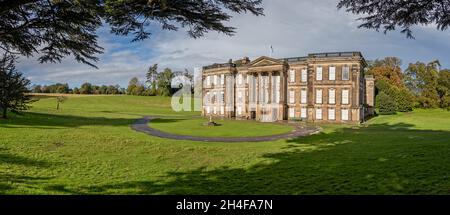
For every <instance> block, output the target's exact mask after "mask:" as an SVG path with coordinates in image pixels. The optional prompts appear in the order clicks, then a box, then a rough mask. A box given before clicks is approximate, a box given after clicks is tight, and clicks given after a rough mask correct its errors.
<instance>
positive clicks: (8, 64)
mask: <svg viewBox="0 0 450 215" xmlns="http://www.w3.org/2000/svg"><path fill="white" fill-rule="evenodd" d="M15 61H16V58H15V57H13V56H11V55H9V54H7V53H5V54H4V55H3V57H2V58H1V59H0V110H1V111H2V118H5V119H6V118H7V112H8V110H10V111H11V112H13V113H18V112H19V111H22V110H27V109H28V108H29V103H30V102H32V100H31V96H30V95H28V94H27V93H29V92H30V91H29V90H28V85H29V84H30V81H29V80H28V79H26V78H24V77H23V76H22V74H21V73H19V72H17V70H16V67H15V65H14V64H15Z"/></svg>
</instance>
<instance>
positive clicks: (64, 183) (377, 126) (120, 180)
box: [0, 96, 450, 194]
mask: <svg viewBox="0 0 450 215" xmlns="http://www.w3.org/2000/svg"><path fill="white" fill-rule="evenodd" d="M55 109H56V101H55V98H42V99H41V100H40V101H38V102H36V103H35V104H34V107H33V109H31V110H30V111H28V112H27V113H25V114H24V115H23V116H18V115H11V118H10V119H8V120H0V137H1V138H0V193H2V194H450V112H448V111H443V110H416V111H414V112H412V113H403V114H398V115H393V116H380V117H377V118H374V119H372V120H370V121H369V122H368V123H367V124H365V125H363V126H343V125H323V128H324V130H323V132H321V133H320V134H317V135H313V136H309V137H302V138H297V139H291V140H278V141H274V142H262V143H233V144H230V143H202V142H191V141H178V140H169V139H162V138H157V137H151V136H148V135H146V134H143V133H138V132H135V131H133V130H132V129H131V128H130V126H129V125H130V124H131V123H132V122H133V121H134V120H136V119H137V118H140V116H139V115H170V116H179V117H184V116H192V115H198V114H199V113H192V112H184V113H176V112H173V111H171V109H170V99H169V98H162V97H132V96H86V97H70V98H69V99H68V100H67V101H66V103H64V104H63V105H62V109H61V110H59V111H56V110H55ZM192 123H194V124H196V123H195V122H192ZM228 123H233V124H234V123H238V124H239V126H244V125H247V124H248V123H249V122H228V121H227V122H226V124H227V125H228ZM241 123H242V124H241ZM224 124H225V123H224ZM256 124H258V123H255V124H251V126H254V125H256ZM169 125H173V126H174V127H173V128H174V129H173V132H179V130H178V129H177V128H176V126H177V125H176V123H167V124H164V123H160V124H158V125H157V126H169ZM197 125H198V124H197ZM231 127H234V126H231ZM249 127H250V126H249ZM254 127H256V126H254ZM257 127H259V124H258V126H257ZM167 128H168V129H170V127H167ZM223 128H225V125H224V127H223ZM161 129H162V128H161ZM233 129H235V130H239V129H238V128H233ZM282 129H285V128H282ZM246 130H247V131H248V130H251V129H247V128H246ZM273 130H274V128H270V131H273ZM192 132H203V131H192ZM204 133H207V132H204ZM223 133H224V134H226V131H223ZM256 133H261V134H262V135H264V134H266V132H264V131H263V132H261V131H258V132H254V133H252V134H256ZM229 134H230V133H229Z"/></svg>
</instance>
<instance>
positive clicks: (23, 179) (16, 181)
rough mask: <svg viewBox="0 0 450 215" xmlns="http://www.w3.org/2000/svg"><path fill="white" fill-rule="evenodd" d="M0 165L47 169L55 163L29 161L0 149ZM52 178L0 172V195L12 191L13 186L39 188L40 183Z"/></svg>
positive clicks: (29, 159)
mask: <svg viewBox="0 0 450 215" xmlns="http://www.w3.org/2000/svg"><path fill="white" fill-rule="evenodd" d="M0 164H2V165H4V164H6V165H22V166H26V167H34V168H49V167H51V166H52V165H55V164H56V163H52V162H48V161H43V160H36V159H31V158H27V157H23V156H19V155H14V154H11V153H9V152H8V151H7V150H6V149H3V148H0ZM51 178H52V177H34V176H26V175H18V174H10V173H3V171H0V194H5V193H7V191H9V190H14V189H15V186H26V187H31V186H35V187H40V186H42V183H45V181H47V180H49V179H51Z"/></svg>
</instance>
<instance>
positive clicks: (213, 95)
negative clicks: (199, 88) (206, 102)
mask: <svg viewBox="0 0 450 215" xmlns="http://www.w3.org/2000/svg"><path fill="white" fill-rule="evenodd" d="M211 103H212V104H215V103H216V93H215V92H213V93H212V97H211Z"/></svg>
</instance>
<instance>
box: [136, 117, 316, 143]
mask: <svg viewBox="0 0 450 215" xmlns="http://www.w3.org/2000/svg"><path fill="white" fill-rule="evenodd" d="M156 118H162V117H152V116H145V117H144V118H141V119H139V120H137V121H136V122H135V123H134V124H132V125H131V128H132V129H133V130H135V131H139V132H143V133H146V134H149V135H152V136H156V137H161V138H167V139H174V140H192V141H201V142H264V141H274V140H279V139H287V138H295V137H301V136H308V135H311V134H314V133H316V132H319V131H320V128H317V127H316V128H311V127H309V128H305V127H301V126H300V125H298V126H296V127H295V130H293V131H292V132H289V133H285V134H277V135H271V136H260V137H196V136H187V135H178V134H172V133H166V132H163V131H160V130H156V129H153V128H151V127H150V126H148V124H149V122H151V120H152V119H156Z"/></svg>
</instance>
